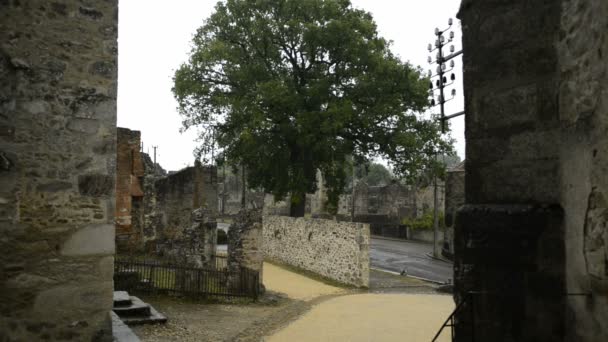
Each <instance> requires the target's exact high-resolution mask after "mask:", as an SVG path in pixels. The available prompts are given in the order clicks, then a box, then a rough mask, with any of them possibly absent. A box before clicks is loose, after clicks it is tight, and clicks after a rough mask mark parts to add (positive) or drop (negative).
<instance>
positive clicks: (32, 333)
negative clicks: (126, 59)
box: [0, 0, 118, 342]
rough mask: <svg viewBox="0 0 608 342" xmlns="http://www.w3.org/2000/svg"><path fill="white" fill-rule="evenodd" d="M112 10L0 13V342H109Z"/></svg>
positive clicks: (30, 4) (47, 8) (86, 4)
mask: <svg viewBox="0 0 608 342" xmlns="http://www.w3.org/2000/svg"><path fill="white" fill-rule="evenodd" d="M117 12H118V1H116V0H108V1H79V0H62V1H16V0H6V1H0V42H1V43H0V80H1V81H0V251H2V253H0V340H2V341H47V340H53V341H58V340H64V341H67V340H71V341H96V342H97V341H111V340H112V335H111V325H110V319H109V312H110V310H111V309H112V292H113V282H112V274H113V263H114V257H113V254H114V203H115V195H114V185H115V183H114V180H115V172H116V84H117V42H116V38H117V31H118V27H117V24H118V23H117V20H118V14H117Z"/></svg>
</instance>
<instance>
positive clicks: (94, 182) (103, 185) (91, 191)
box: [78, 159, 114, 197]
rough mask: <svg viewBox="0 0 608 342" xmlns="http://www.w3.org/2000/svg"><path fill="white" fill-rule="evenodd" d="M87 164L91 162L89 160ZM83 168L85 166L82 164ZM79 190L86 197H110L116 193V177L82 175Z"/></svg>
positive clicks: (79, 179)
mask: <svg viewBox="0 0 608 342" xmlns="http://www.w3.org/2000/svg"><path fill="white" fill-rule="evenodd" d="M85 162H89V159H87V160H86V161H85ZM80 165H81V167H83V164H82V163H81V164H80ZM78 190H79V191H80V194H81V195H85V196H95V197H99V196H109V195H111V194H112V193H113V191H114V177H112V176H109V175H80V176H78Z"/></svg>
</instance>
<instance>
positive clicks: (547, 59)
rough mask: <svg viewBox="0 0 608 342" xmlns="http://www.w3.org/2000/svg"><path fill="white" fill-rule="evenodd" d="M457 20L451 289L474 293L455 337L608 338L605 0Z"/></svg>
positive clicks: (508, 6)
mask: <svg viewBox="0 0 608 342" xmlns="http://www.w3.org/2000/svg"><path fill="white" fill-rule="evenodd" d="M459 16H460V17H461V19H462V27H463V33H464V38H463V48H464V55H463V56H464V57H463V62H464V70H465V74H464V87H465V109H466V113H467V114H466V119H465V120H466V132H467V151H466V152H467V153H466V155H467V161H466V165H465V168H466V175H465V178H466V184H465V187H466V194H465V197H466V204H465V206H464V207H463V208H462V209H461V210H460V211H458V213H457V220H456V227H455V289H456V299H457V301H462V300H463V299H464V298H465V297H466V296H467V293H468V292H469V291H476V293H478V294H477V295H475V297H474V303H475V305H474V311H475V316H474V317H475V320H474V322H475V326H474V329H473V326H472V324H473V320H472V319H471V317H470V315H469V314H464V312H467V311H468V312H470V310H468V309H470V306H468V307H465V308H464V310H463V313H461V314H459V315H458V317H457V321H458V324H457V326H456V334H457V335H456V336H457V338H456V341H469V340H471V335H472V334H473V332H474V334H475V335H474V337H475V340H481V341H582V342H586V341H603V340H608V328H607V327H606V325H605V324H604V323H603V322H605V321H606V320H607V319H608V292H607V291H606V289H607V288H608V277H607V276H606V274H608V273H607V272H606V269H608V261H607V260H608V258H606V255H607V254H606V245H607V244H606V238H605V237H606V236H607V235H608V215H607V214H606V213H607V208H606V200H605V199H606V198H608V197H607V195H608V177H607V176H606V169H608V134H606V132H608V121H607V120H606V118H608V96H607V95H608V78H607V77H606V76H607V75H608V65H607V64H606V63H605V59H606V56H605V53H606V51H608V40H607V39H606V34H605V32H606V27H607V26H608V2H606V1H588V0H574V1H565V0H560V1H540V0H539V1H524V0H517V1H510V2H492V4H487V3H484V2H474V1H470V0H465V1H463V2H462V5H461V10H460V14H459ZM479 292H481V293H479ZM584 294H590V296H585V295H584ZM483 322H486V323H483Z"/></svg>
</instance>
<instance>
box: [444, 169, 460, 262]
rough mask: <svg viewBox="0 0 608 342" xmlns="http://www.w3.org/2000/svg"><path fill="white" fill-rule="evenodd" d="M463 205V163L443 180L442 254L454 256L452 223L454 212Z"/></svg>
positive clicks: (450, 170)
mask: <svg viewBox="0 0 608 342" xmlns="http://www.w3.org/2000/svg"><path fill="white" fill-rule="evenodd" d="M463 204H464V161H463V162H461V163H460V164H458V165H456V166H454V167H453V168H450V169H448V172H447V175H446V179H445V210H444V215H445V232H444V239H443V249H442V253H443V255H444V256H446V257H448V258H450V259H451V258H452V257H453V256H454V221H455V218H456V210H458V208H460V207H461V206H462V205H463Z"/></svg>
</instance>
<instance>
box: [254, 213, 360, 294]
mask: <svg viewBox="0 0 608 342" xmlns="http://www.w3.org/2000/svg"><path fill="white" fill-rule="evenodd" d="M263 225H264V230H263V234H264V245H263V246H264V254H265V256H266V257H267V258H269V259H271V260H275V261H277V262H280V263H284V264H288V265H291V266H294V267H298V268H301V269H304V270H307V271H310V272H314V273H317V274H319V275H321V276H323V277H327V278H329V279H333V280H335V281H338V282H341V283H344V284H348V285H353V286H357V287H368V286H369V243H370V231H369V225H368V224H365V223H355V222H337V221H332V220H323V219H307V218H293V217H286V216H264V219H263Z"/></svg>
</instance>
